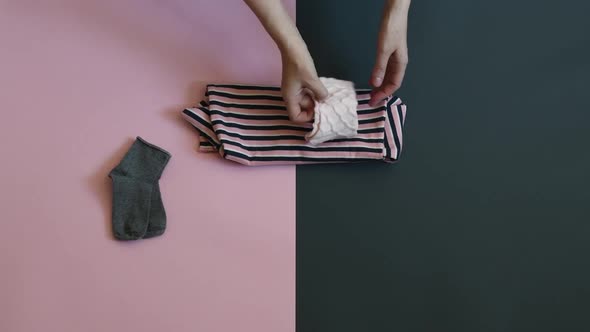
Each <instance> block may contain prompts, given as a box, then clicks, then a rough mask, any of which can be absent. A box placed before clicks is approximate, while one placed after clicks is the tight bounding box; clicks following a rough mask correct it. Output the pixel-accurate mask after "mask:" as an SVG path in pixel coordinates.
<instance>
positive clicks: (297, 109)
mask: <svg viewBox="0 0 590 332" xmlns="http://www.w3.org/2000/svg"><path fill="white" fill-rule="evenodd" d="M285 101H286V106H287V113H288V114H289V120H291V121H293V122H303V121H302V120H301V106H300V105H299V102H298V101H297V99H296V98H293V97H291V98H288V99H287V100H285Z"/></svg>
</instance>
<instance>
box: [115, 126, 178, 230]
mask: <svg viewBox="0 0 590 332" xmlns="http://www.w3.org/2000/svg"><path fill="white" fill-rule="evenodd" d="M169 160H170V153H168V152H167V151H165V150H164V149H162V148H159V147H157V146H155V145H153V144H150V143H148V142H146V141H145V140H143V139H142V138H141V137H139V136H138V137H137V138H136V140H135V142H134V143H133V145H132V146H131V148H129V150H128V151H127V153H126V154H125V156H124V157H123V159H122V160H121V162H120V163H119V164H118V165H117V166H116V167H115V168H114V169H113V170H112V171H111V172H110V173H109V177H110V178H111V179H112V181H113V213H112V225H113V235H114V236H115V238H116V239H118V240H138V239H141V238H144V237H145V235H146V233H147V235H148V237H153V236H157V235H160V234H162V233H163V232H164V228H165V226H166V213H165V211H164V205H163V203H162V199H161V195H160V190H159V185H158V181H159V179H160V176H161V175H162V172H163V171H164V168H165V167H166V165H167V164H168V161H169ZM152 216H153V217H154V218H153V220H152ZM150 227H151V228H150ZM148 229H150V231H149V232H148Z"/></svg>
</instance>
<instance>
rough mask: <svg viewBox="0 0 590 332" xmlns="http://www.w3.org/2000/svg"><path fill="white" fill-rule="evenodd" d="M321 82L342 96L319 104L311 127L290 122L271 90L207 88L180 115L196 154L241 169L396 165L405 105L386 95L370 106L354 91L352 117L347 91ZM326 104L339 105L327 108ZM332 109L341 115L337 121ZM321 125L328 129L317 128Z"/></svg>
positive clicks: (362, 93)
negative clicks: (195, 140) (216, 156)
mask: <svg viewBox="0 0 590 332" xmlns="http://www.w3.org/2000/svg"><path fill="white" fill-rule="evenodd" d="M326 82H328V84H327V85H328V86H331V85H332V84H334V86H336V87H339V88H337V89H333V90H332V92H333V93H340V94H343V96H342V98H336V99H333V98H330V97H328V99H327V100H326V102H327V104H324V105H321V104H320V105H319V109H323V110H325V112H324V115H325V116H324V118H322V117H321V116H318V114H320V113H318V112H317V110H318V106H316V118H315V120H314V122H313V123H305V124H299V123H294V122H292V121H290V120H289V116H288V114H287V109H286V107H285V102H284V101H283V98H282V97H281V90H280V88H279V87H276V86H255V85H239V84H209V85H208V86H207V89H206V93H205V98H204V99H203V100H202V101H201V102H200V104H199V105H198V106H195V107H192V108H186V109H184V110H183V111H182V114H183V117H184V119H185V120H186V121H188V122H189V123H190V124H191V125H192V126H193V127H194V128H195V129H196V130H197V132H198V133H199V141H200V146H199V150H200V151H201V152H218V153H220V154H221V156H222V157H223V158H225V159H228V160H231V161H233V162H237V163H240V164H244V165H249V166H260V165H293V164H317V163H345V162H362V161H374V160H379V161H383V162H387V163H393V162H396V161H397V160H398V159H399V157H400V153H401V150H402V144H403V138H402V134H403V133H402V131H403V126H404V122H405V117H406V105H405V104H404V103H402V101H401V99H400V98H398V97H395V96H390V97H388V98H386V99H384V100H383V101H381V102H380V103H379V104H378V105H376V106H374V107H371V106H369V99H370V90H367V89H354V93H355V95H356V96H355V97H356V98H355V99H356V100H355V101H353V104H352V105H353V110H354V111H356V114H353V115H352V117H351V115H350V107H351V103H350V98H348V97H347V91H346V89H350V88H351V86H349V87H347V86H346V85H343V84H342V82H335V81H329V80H324V83H325V84H326ZM328 90H329V91H328V92H329V93H330V92H331V91H330V89H328ZM332 95H333V94H331V96H332ZM330 100H336V103H339V104H338V105H337V106H336V107H332V106H334V105H330ZM335 110H336V111H341V112H343V113H342V114H340V115H344V116H340V119H337V118H336V117H337V116H338V112H335ZM326 117H328V118H326ZM322 119H323V120H322ZM351 119H354V120H353V121H356V123H354V125H353V126H349V125H347V124H350V123H351ZM334 123H336V124H338V125H337V126H334V125H333V124H334ZM330 124H332V125H331V126H330ZM323 125H328V126H330V127H329V128H328V127H326V128H325V129H322V126H323ZM314 126H315V128H314ZM338 128H340V129H338ZM318 133H319V135H318Z"/></svg>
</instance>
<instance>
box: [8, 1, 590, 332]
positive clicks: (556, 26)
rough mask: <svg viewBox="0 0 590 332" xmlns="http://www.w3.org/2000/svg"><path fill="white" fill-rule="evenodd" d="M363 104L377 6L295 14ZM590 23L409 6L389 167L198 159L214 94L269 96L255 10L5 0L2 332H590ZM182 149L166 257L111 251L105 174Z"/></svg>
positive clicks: (456, 6)
mask: <svg viewBox="0 0 590 332" xmlns="http://www.w3.org/2000/svg"><path fill="white" fill-rule="evenodd" d="M286 4H287V6H288V7H289V10H290V12H291V13H292V15H293V17H296V20H297V25H298V27H299V28H300V31H301V33H302V35H303V37H304V38H305V40H306V41H307V43H308V46H309V48H310V51H311V53H312V55H313V57H314V60H315V62H316V66H317V69H318V71H319V73H320V75H322V76H334V77H339V78H343V79H349V80H353V81H354V82H355V83H356V84H357V85H358V86H364V87H366V86H367V84H366V82H367V81H368V78H369V74H370V71H371V69H372V65H373V59H374V54H375V44H376V37H377V31H378V23H379V17H380V9H381V6H382V1H336V0H323V1H310V0H307V1H306V0H298V1H297V3H295V1H286ZM589 10H590V5H588V4H587V3H585V2H582V1H574V0H572V1H563V2H555V1H545V0H544V1H524V0H523V1H505V0H501V1H495V2H490V3H484V2H473V1H466V0H461V1H455V2H452V3H451V2H444V1H414V2H413V4H412V9H411V13H410V26H409V46H410V65H409V68H408V71H407V75H406V80H405V83H404V87H403V88H402V90H401V91H400V92H399V94H400V96H401V97H402V98H403V99H404V101H405V102H406V103H407V104H408V118H407V121H406V129H405V137H404V152H403V154H402V158H401V162H400V163H399V164H397V165H393V166H392V165H379V164H377V165H376V164H371V165H339V166H335V165H330V166H305V167H298V168H295V167H265V168H245V167H243V166H239V165H233V164H230V163H225V162H221V161H220V160H219V158H218V157H216V156H212V155H206V154H199V153H198V152H196V149H195V143H196V142H197V137H196V135H195V133H194V132H193V131H191V130H190V128H189V127H188V126H187V125H186V124H185V123H183V121H182V120H181V119H180V117H179V112H180V110H182V108H183V107H185V106H187V105H191V104H193V103H195V102H196V101H198V100H199V99H200V98H201V96H202V92H203V87H204V84H206V83H209V82H222V81H226V82H227V81H229V82H245V83H264V84H278V82H280V59H279V54H278V52H277V51H276V48H275V46H274V45H273V43H272V41H271V40H270V39H269V38H268V36H267V35H266V34H265V32H264V30H263V29H262V28H261V27H260V24H259V23H258V21H257V20H256V18H255V17H254V16H253V15H252V13H251V12H249V10H248V9H247V8H246V6H245V5H244V4H243V3H242V2H241V1H235V2H228V1H223V2H222V1H213V0H201V1H194V0H172V1H157V0H150V1H139V0H130V1H111V0H108V1H72V0H52V1H34V0H20V1H16V0H0V103H1V104H0V105H1V110H2V120H1V121H0V152H1V153H2V162H1V164H0V207H1V209H0V220H1V225H2V231H0V330H1V331H7V332H8V331H10V332H12V331H18V332H20V331H162V330H170V331H224V332H225V331H262V332H266V331H268V332H270V331H295V330H297V331H306V332H307V331H393V330H396V331H453V332H458V331H529V330H530V331H533V330H534V331H586V330H588V329H589V328H590V318H589V317H590V315H588V312H589V311H590V286H589V282H588V280H590V266H589V263H588V254H589V252H590V241H588V239H589V238H590V223H589V220H590V207H589V206H590V204H589V201H590V193H589V191H588V187H589V185H590V175H589V171H590V152H588V145H589V144H590V123H589V121H590V113H589V112H588V111H589V110H590V102H589V101H588V98H587V94H588V92H587V89H588V86H589V85H588V82H587V80H588V77H590V60H589V59H590V37H589V35H588V32H589V31H590V23H588V22H589V21H588V20H587V17H586V16H587V15H586V13H587V12H588V11H589ZM137 135H140V136H142V137H144V138H145V139H147V140H149V141H151V142H153V143H155V144H158V145H160V146H162V147H164V148H166V149H167V150H169V151H170V152H171V153H172V156H173V157H172V160H171V162H170V164H169V165H168V167H167V168H166V170H165V173H164V176H163V177H162V180H161V187H162V195H163V198H164V203H165V206H166V209H167V212H168V218H169V227H168V230H167V231H166V233H165V235H164V236H162V237H160V238H155V239H151V240H145V241H139V242H135V243H120V242H116V241H114V240H113V239H112V237H111V235H110V225H109V223H110V215H109V214H110V201H109V200H110V191H109V190H110V184H109V180H108V178H107V177H106V174H107V173H108V171H109V170H110V168H112V167H113V166H114V165H115V164H116V163H117V162H118V160H119V159H120V158H121V157H122V155H123V154H124V153H125V151H126V149H127V148H128V147H129V145H130V143H131V140H132V139H133V138H134V137H135V136H137Z"/></svg>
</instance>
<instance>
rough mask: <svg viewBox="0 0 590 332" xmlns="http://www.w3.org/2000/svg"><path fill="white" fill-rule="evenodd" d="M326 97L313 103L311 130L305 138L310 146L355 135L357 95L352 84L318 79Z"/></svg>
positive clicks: (330, 79) (356, 126)
mask: <svg viewBox="0 0 590 332" xmlns="http://www.w3.org/2000/svg"><path fill="white" fill-rule="evenodd" d="M320 80H321V82H322V83H323V84H324V86H325V87H326V89H327V90H328V97H327V98H326V99H325V100H323V101H322V102H317V101H316V102H315V114H314V123H313V130H312V131H311V132H309V133H308V134H307V135H306V136H305V138H306V139H307V141H308V142H309V143H310V144H312V145H318V144H320V143H323V142H326V141H330V140H334V139H339V138H350V137H353V136H355V135H356V134H357V130H358V114H357V105H358V101H357V95H356V91H355V89H354V84H353V83H352V82H349V81H343V80H339V79H335V78H326V77H320Z"/></svg>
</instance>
